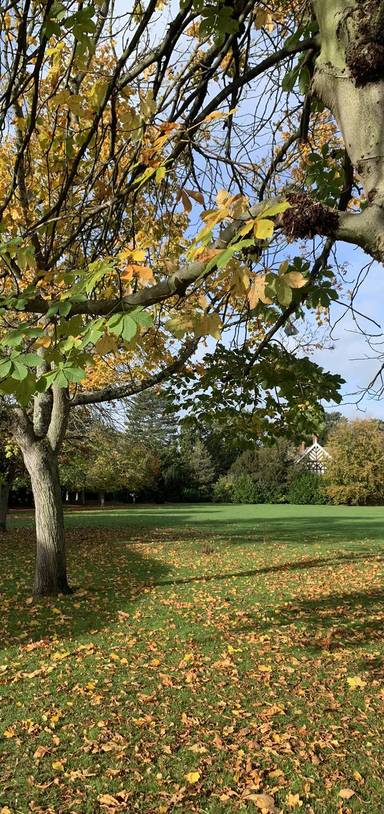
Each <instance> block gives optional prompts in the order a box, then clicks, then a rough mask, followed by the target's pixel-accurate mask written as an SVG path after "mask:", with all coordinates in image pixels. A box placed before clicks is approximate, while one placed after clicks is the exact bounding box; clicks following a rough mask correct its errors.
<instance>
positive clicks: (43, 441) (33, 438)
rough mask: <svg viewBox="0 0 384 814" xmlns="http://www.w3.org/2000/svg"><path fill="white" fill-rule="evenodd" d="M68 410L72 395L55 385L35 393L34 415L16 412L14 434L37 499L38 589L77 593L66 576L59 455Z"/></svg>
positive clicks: (39, 591)
mask: <svg viewBox="0 0 384 814" xmlns="http://www.w3.org/2000/svg"><path fill="white" fill-rule="evenodd" d="M68 412H69V403H68V393H67V392H66V391H65V390H61V389H55V388H53V390H52V392H51V393H50V394H49V398H47V396H46V394H45V393H44V394H42V395H39V396H36V398H35V403H34V410H33V415H29V414H28V413H27V412H26V411H24V410H22V409H16V410H15V411H14V414H13V435H14V438H15V441H16V443H17V444H18V446H19V447H20V450H21V452H22V454H23V459H24V463H25V466H26V469H27V471H28V474H29V476H30V479H31V486H32V492H33V499H34V503H35V522H36V571H35V583H34V593H35V594H37V595H38V596H52V595H55V594H57V593H72V591H71V588H70V586H69V585H68V580H67V565H66V553H65V535H64V514H63V504H62V497H61V487H60V479H59V468H58V453H59V451H60V447H61V444H62V440H63V438H64V434H65V430H66V426H67V420H68Z"/></svg>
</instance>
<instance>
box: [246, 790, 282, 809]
mask: <svg viewBox="0 0 384 814" xmlns="http://www.w3.org/2000/svg"><path fill="white" fill-rule="evenodd" d="M244 799H245V800H251V801H252V803H255V805H256V806H257V808H260V809H261V811H262V814H278V809H277V808H276V806H275V801H274V799H273V797H272V796H271V795H270V794H247V795H246V797H245V798H244Z"/></svg>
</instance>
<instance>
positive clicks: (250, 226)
mask: <svg viewBox="0 0 384 814" xmlns="http://www.w3.org/2000/svg"><path fill="white" fill-rule="evenodd" d="M254 223H255V221H254V220H247V221H246V222H245V223H244V225H243V226H242V227H241V229H239V231H238V233H237V234H238V235H239V237H244V235H248V234H249V232H251V231H252V229H253V226H254Z"/></svg>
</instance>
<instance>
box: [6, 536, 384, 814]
mask: <svg viewBox="0 0 384 814" xmlns="http://www.w3.org/2000/svg"><path fill="white" fill-rule="evenodd" d="M68 536H69V549H70V551H69V560H70V563H71V572H72V573H71V577H72V581H73V582H74V584H77V585H78V586H81V588H79V590H77V592H76V593H75V594H74V596H73V597H70V598H68V597H58V598H55V599H47V600H42V601H39V602H38V601H36V600H35V599H32V602H30V601H29V600H30V598H31V597H30V587H29V580H30V577H31V572H32V560H33V552H32V550H31V548H30V539H29V535H28V534H27V533H26V534H25V536H24V535H23V534H21V533H20V531H18V532H17V535H16V534H15V533H13V532H12V533H11V534H10V535H9V537H8V538H7V539H6V540H5V542H4V543H3V544H2V545H3V558H4V561H5V566H4V574H6V576H7V584H6V585H5V589H6V591H5V594H4V599H3V621H4V631H5V634H4V639H3V644H2V650H1V654H0V683H1V703H0V721H1V724H0V734H1V735H2V738H1V750H2V761H1V765H2V768H1V770H0V772H1V781H2V782H1V789H2V790H1V793H0V811H1V806H3V808H4V807H5V808H6V807H8V808H9V810H10V811H11V812H12V814H19V813H20V814H23V813H24V812H35V813H36V814H49V812H51V811H53V812H54V814H58V812H60V814H61V812H64V811H72V812H78V814H82V812H85V814H87V812H97V811H98V810H100V811H104V812H109V814H110V812H113V811H119V812H120V811H129V812H131V811H132V812H135V811H139V812H145V813H146V814H152V812H159V814H161V812H163V814H166V812H183V813H184V812H200V811H201V812H209V814H220V813H221V812H232V811H261V812H263V811H264V812H271V814H273V813H274V812H279V813H280V812H283V813H284V814H285V813H286V812H291V811H294V812H295V811H298V812H307V814H313V812H314V814H331V812H332V814H333V813H334V812H335V814H349V812H359V811H361V812H362V811H367V810H369V812H370V814H376V812H377V814H379V813H380V812H381V811H382V810H383V802H384V790H383V777H382V757H381V755H382V734H381V730H382V726H381V720H382V711H383V701H384V686H383V663H384V662H383V658H384V653H383V645H382V623H383V618H384V593H383V590H382V576H383V567H382V549H381V548H380V545H379V544H378V543H375V544H372V543H369V542H367V543H365V545H364V546H363V549H364V550H363V551H361V550H360V551H359V552H356V551H355V550H354V549H352V548H349V546H348V543H345V544H344V545H343V546H342V547H341V546H340V545H338V546H334V545H332V543H329V541H328V540H327V542H326V543H325V544H323V545H321V543H320V544H319V545H318V546H317V547H316V546H314V545H311V549H310V556H308V549H306V548H305V546H300V544H297V545H296V546H295V547H294V548H292V546H287V544H285V543H280V542H279V541H278V540H277V541H273V540H265V541H264V542H263V543H260V541H259V539H257V537H255V539H254V541H251V542H250V539H249V537H248V538H247V541H246V543H245V544H244V545H243V546H242V545H241V544H239V542H238V541H236V545H232V544H231V541H230V540H228V539H227V538H224V537H222V536H219V535H217V534H216V535H215V534H211V533H210V534H209V535H207V534H202V533H201V532H198V531H197V530H193V529H192V530H188V529H180V530H175V529H172V530H169V531H168V530H167V529H164V528H162V529H152V530H151V529H148V528H146V529H145V530H140V529H137V528H130V529H118V528H113V529H108V528H104V529H102V528H99V529H92V531H91V532H90V530H89V529H86V528H81V529H76V530H71V531H70V532H69V535H68ZM208 544H209V552H210V553H209V554H207V553H206V551H207V546H208Z"/></svg>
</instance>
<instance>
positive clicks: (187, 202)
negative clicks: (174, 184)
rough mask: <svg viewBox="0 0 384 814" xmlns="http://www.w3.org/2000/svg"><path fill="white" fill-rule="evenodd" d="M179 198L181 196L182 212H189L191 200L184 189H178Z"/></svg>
mask: <svg viewBox="0 0 384 814" xmlns="http://www.w3.org/2000/svg"><path fill="white" fill-rule="evenodd" d="M180 198H181V201H182V204H183V207H184V212H191V210H192V204H191V201H190V200H189V197H188V195H187V193H186V192H185V190H184V189H181V190H180Z"/></svg>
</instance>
